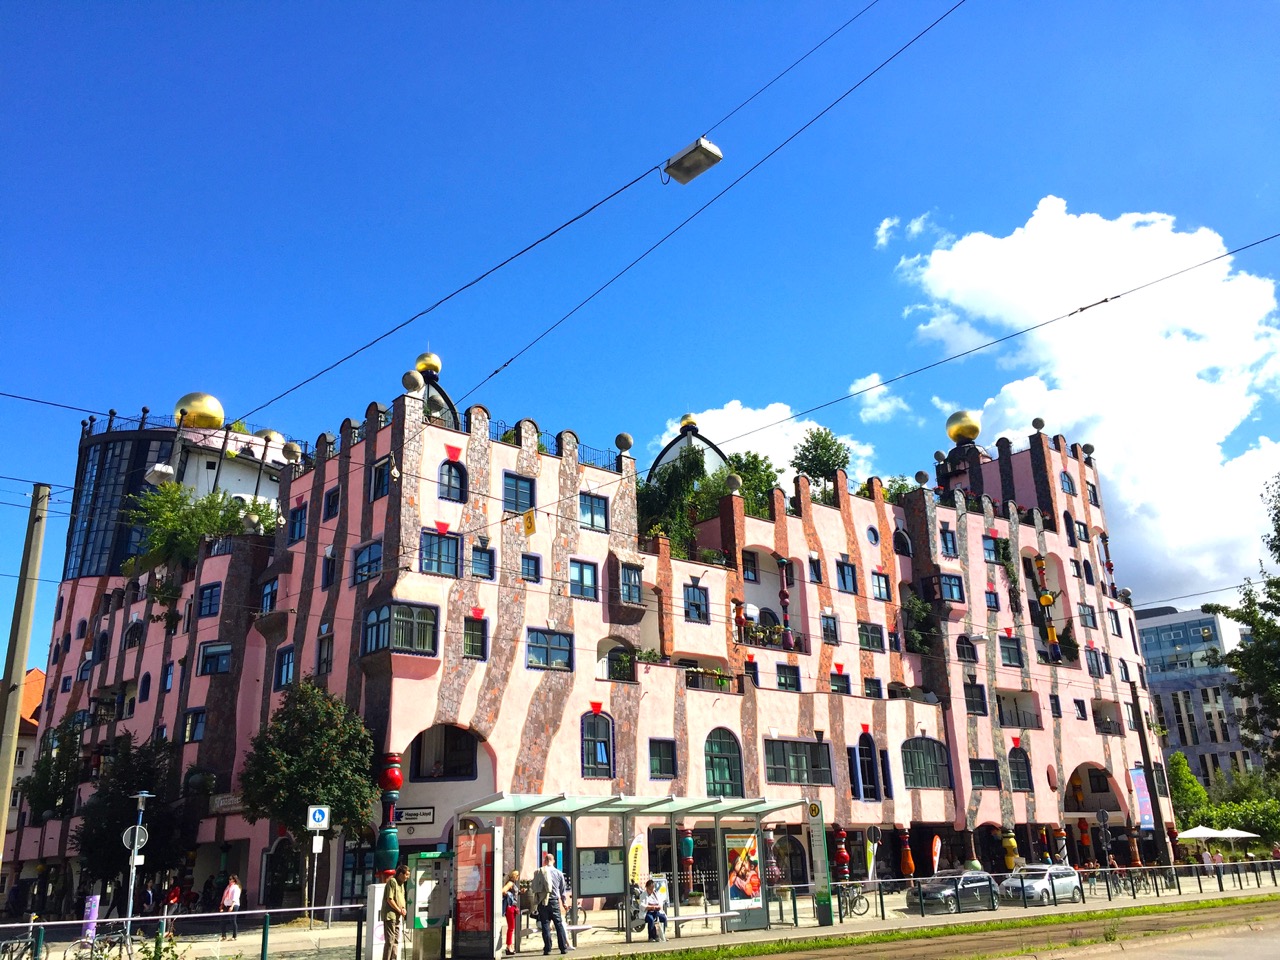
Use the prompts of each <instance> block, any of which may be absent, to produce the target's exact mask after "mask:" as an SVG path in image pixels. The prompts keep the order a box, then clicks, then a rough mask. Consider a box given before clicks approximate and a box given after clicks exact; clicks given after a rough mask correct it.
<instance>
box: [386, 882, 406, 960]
mask: <svg viewBox="0 0 1280 960" xmlns="http://www.w3.org/2000/svg"><path fill="white" fill-rule="evenodd" d="M408 880H409V867H408V866H407V865H406V864H403V863H402V864H400V866H398V867H396V872H395V874H394V875H393V876H392V877H390V878H389V879H388V880H387V887H386V889H385V890H383V891H382V934H383V938H384V939H383V944H382V960H398V958H399V956H400V931H401V930H402V929H403V921H404V918H405V915H406V914H407V913H408V912H409V909H408V906H407V904H406V902H405V896H404V885H405V884H406V883H407V882H408Z"/></svg>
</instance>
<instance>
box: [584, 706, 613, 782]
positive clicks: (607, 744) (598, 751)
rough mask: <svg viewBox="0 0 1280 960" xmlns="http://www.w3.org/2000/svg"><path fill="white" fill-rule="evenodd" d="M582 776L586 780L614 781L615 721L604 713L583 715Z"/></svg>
mask: <svg viewBox="0 0 1280 960" xmlns="http://www.w3.org/2000/svg"><path fill="white" fill-rule="evenodd" d="M582 776H583V779H586V780H611V779H613V721H612V720H610V719H609V718H608V717H607V716H605V715H604V714H603V713H587V714H583V717H582Z"/></svg>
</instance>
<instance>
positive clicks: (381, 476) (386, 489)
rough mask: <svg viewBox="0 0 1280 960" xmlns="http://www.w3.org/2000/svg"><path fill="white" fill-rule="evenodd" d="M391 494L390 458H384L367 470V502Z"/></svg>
mask: <svg viewBox="0 0 1280 960" xmlns="http://www.w3.org/2000/svg"><path fill="white" fill-rule="evenodd" d="M390 492H391V458H390V457H384V458H383V459H381V460H379V461H378V462H377V463H375V464H374V465H373V466H371V467H370V468H369V502H370V503H372V502H373V501H374V500H380V499H382V498H383V497H385V496H386V495H387V494H388V493H390Z"/></svg>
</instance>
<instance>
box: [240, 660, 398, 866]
mask: <svg viewBox="0 0 1280 960" xmlns="http://www.w3.org/2000/svg"><path fill="white" fill-rule="evenodd" d="M240 797H241V800H242V801H243V803H244V807H245V814H244V815H245V819H247V820H248V821H249V822H250V823H256V822H257V821H258V820H262V819H270V820H274V821H275V822H276V823H279V824H282V825H283V826H284V827H285V829H287V830H288V831H289V832H290V833H291V834H292V835H293V837H294V838H295V840H299V841H300V840H301V839H302V837H304V836H305V835H306V832H307V806H308V805H309V804H326V805H328V807H329V808H330V817H331V819H332V822H333V824H334V825H335V826H336V827H340V828H342V829H343V830H345V831H347V832H348V833H359V832H360V831H361V830H363V829H364V828H365V827H366V826H367V825H368V824H369V821H370V810H371V808H372V806H373V804H374V802H375V801H376V800H377V798H378V789H377V787H376V786H375V785H374V782H373V738H372V737H370V736H369V731H368V730H367V729H366V728H365V725H364V721H363V720H362V719H361V718H360V716H359V715H358V714H355V713H352V712H351V711H349V710H348V709H347V705H346V704H345V703H344V702H343V701H342V700H341V699H340V698H338V697H335V696H333V695H332V694H330V693H328V692H327V691H325V690H322V689H321V688H320V687H318V686H316V685H315V684H314V683H313V682H311V681H310V680H309V679H308V680H303V681H301V682H299V683H295V684H293V685H291V686H290V687H289V688H288V689H287V690H286V691H285V694H284V701H283V702H282V703H281V704H280V706H279V708H278V709H277V710H276V712H275V713H273V714H272V715H271V721H270V722H269V723H268V724H267V725H266V726H265V727H264V728H263V729H262V730H261V731H260V732H259V733H258V734H257V735H255V736H254V738H253V741H252V744H251V748H250V750H249V755H248V756H247V757H246V758H245V762H244V770H243V772H242V773H241V775H240Z"/></svg>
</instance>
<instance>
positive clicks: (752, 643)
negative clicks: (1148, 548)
mask: <svg viewBox="0 0 1280 960" xmlns="http://www.w3.org/2000/svg"><path fill="white" fill-rule="evenodd" d="M791 639H792V641H793V642H794V644H795V647H794V649H795V652H796V653H808V652H809V649H810V647H809V635H808V634H807V633H803V632H801V631H799V630H792V631H791ZM738 642H739V643H741V644H745V645H746V646H748V647H766V648H770V649H773V650H784V649H786V648H785V647H783V645H782V627H781V625H778V626H773V625H769V624H759V623H748V624H747V625H746V626H745V627H744V628H743V629H742V630H740V631H738Z"/></svg>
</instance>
